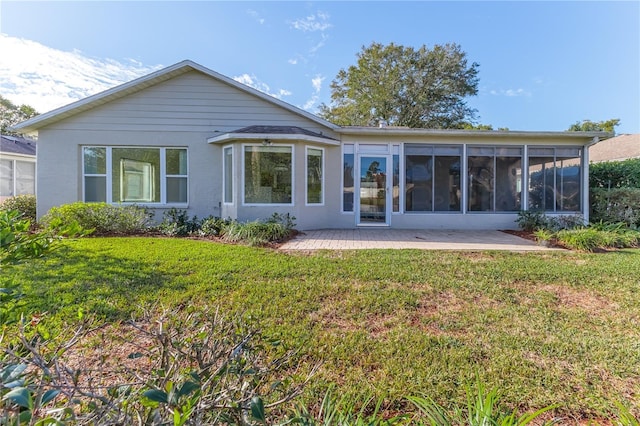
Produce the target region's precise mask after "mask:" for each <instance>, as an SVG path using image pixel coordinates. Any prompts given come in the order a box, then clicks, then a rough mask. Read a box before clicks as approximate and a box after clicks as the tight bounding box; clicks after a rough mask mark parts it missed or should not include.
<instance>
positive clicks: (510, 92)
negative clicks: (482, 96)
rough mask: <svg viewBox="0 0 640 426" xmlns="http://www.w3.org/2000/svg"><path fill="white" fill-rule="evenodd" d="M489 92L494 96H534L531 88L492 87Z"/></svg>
mask: <svg viewBox="0 0 640 426" xmlns="http://www.w3.org/2000/svg"><path fill="white" fill-rule="evenodd" d="M489 94H490V95H493V96H507V97H509V98H513V97H519V96H524V97H530V96H532V93H531V92H530V91H529V90H526V89H522V88H518V89H500V90H496V89H491V90H489Z"/></svg>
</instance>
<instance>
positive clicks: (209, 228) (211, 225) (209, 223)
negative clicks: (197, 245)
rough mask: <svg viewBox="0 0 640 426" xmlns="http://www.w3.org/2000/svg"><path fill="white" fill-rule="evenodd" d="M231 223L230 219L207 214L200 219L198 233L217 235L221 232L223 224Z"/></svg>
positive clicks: (210, 235)
mask: <svg viewBox="0 0 640 426" xmlns="http://www.w3.org/2000/svg"><path fill="white" fill-rule="evenodd" d="M229 223H231V220H230V219H221V218H219V217H214V216H209V217H206V218H204V219H203V220H202V223H200V229H199V230H198V234H199V235H200V236H201V237H217V236H219V235H220V234H221V233H222V229H223V228H224V227H225V225H228V224H229Z"/></svg>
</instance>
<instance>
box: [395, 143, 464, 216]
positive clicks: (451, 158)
mask: <svg viewBox="0 0 640 426" xmlns="http://www.w3.org/2000/svg"><path fill="white" fill-rule="evenodd" d="M461 152H462V148H461V147H460V146H432V145H418V144H407V145H405V156H404V159H405V162H404V165H405V211H407V212H442V211H460V208H461V206H460V191H461V188H460V158H461Z"/></svg>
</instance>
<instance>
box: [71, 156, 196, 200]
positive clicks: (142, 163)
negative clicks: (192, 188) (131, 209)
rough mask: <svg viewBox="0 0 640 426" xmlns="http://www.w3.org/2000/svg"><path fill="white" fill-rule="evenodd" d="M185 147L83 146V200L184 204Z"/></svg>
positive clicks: (186, 186) (185, 176)
mask: <svg viewBox="0 0 640 426" xmlns="http://www.w3.org/2000/svg"><path fill="white" fill-rule="evenodd" d="M187 167H188V166H187V150H186V149H185V148H148V147H144V148H143V147H135V148H133V147H131V148H129V147H84V148H83V176H84V201H86V202H100V201H102V202H108V203H143V204H186V203H187V192H188V168H187Z"/></svg>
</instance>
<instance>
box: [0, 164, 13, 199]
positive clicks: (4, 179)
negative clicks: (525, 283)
mask: <svg viewBox="0 0 640 426" xmlns="http://www.w3.org/2000/svg"><path fill="white" fill-rule="evenodd" d="M13 195H14V193H13V161H12V160H0V196H1V197H11V196H13Z"/></svg>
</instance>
